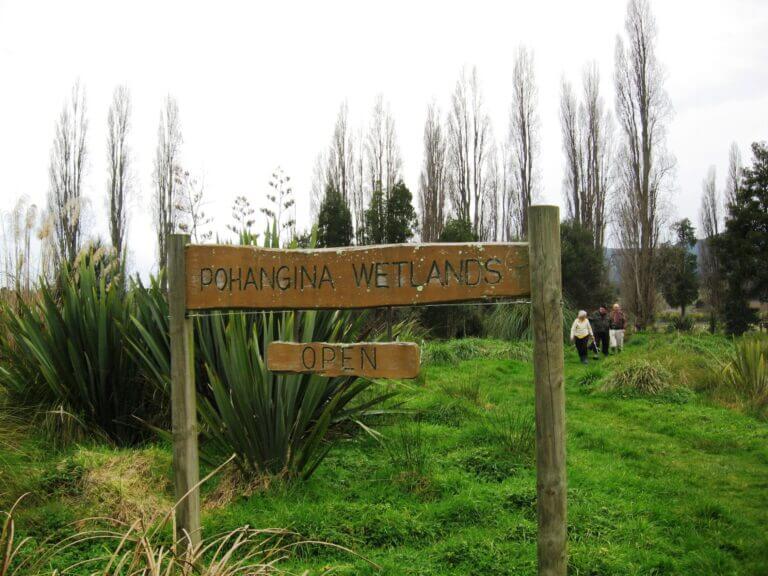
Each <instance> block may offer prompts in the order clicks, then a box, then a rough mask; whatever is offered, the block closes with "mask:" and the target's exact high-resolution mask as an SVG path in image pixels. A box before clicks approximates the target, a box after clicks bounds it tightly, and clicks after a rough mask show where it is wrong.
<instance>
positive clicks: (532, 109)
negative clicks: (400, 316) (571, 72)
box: [312, 48, 539, 244]
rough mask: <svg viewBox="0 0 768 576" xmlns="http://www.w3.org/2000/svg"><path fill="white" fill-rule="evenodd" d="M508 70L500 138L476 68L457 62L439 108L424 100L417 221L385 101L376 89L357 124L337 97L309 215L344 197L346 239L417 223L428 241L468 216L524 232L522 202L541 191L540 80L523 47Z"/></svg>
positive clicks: (496, 235)
mask: <svg viewBox="0 0 768 576" xmlns="http://www.w3.org/2000/svg"><path fill="white" fill-rule="evenodd" d="M512 73H513V74H512V75H513V92H512V97H511V101H512V104H511V108H510V121H509V130H508V134H507V137H506V138H502V139H501V140H502V143H501V144H499V143H497V141H496V139H495V137H494V132H493V128H492V126H491V121H490V117H489V115H488V113H487V111H486V109H485V103H484V99H483V94H482V90H481V88H480V82H479V78H478V74H477V70H476V69H475V68H473V69H472V70H471V71H467V70H462V72H461V74H460V76H459V79H458V80H457V82H456V86H455V88H454V91H453V93H452V95H451V98H450V105H449V107H448V111H447V112H446V113H445V114H444V113H443V112H442V110H441V109H440V107H439V106H438V105H437V104H436V103H432V104H430V105H429V107H428V109H427V118H426V122H425V125H424V136H423V162H422V169H421V174H420V177H419V183H418V185H419V188H418V194H417V198H418V207H419V214H418V220H415V219H413V218H411V214H415V211H414V210H413V208H412V206H409V205H410V204H412V202H411V201H410V199H408V200H407V198H408V197H411V196H412V194H411V193H410V191H409V192H408V193H407V194H406V193H405V190H406V189H407V188H406V187H405V185H404V183H403V182H402V157H401V154H400V148H399V145H398V140H397V130H396V125H395V120H394V118H393V116H392V113H391V111H390V108H389V105H388V104H386V103H385V102H384V99H383V97H381V96H379V98H378V99H377V101H376V103H375V105H374V107H373V110H372V112H371V116H370V119H369V121H368V125H367V127H366V128H361V129H360V130H358V131H353V130H352V129H351V128H350V126H349V120H348V108H347V105H346V104H343V105H342V106H341V108H340V110H339V113H338V116H337V119H336V124H335V127H334V130H333V135H332V138H331V142H330V144H329V146H328V149H327V150H326V151H325V152H324V153H321V154H320V155H319V156H318V158H317V161H316V164H315V170H314V175H313V183H312V201H313V213H314V214H317V215H318V218H319V220H320V222H321V223H322V222H325V221H327V219H328V217H329V208H330V207H331V206H334V207H337V208H338V207H340V206H341V205H344V206H345V207H346V209H342V210H341V212H339V214H338V215H337V218H338V220H339V221H340V222H344V221H345V219H346V215H345V213H346V211H348V212H349V215H350V219H351V228H352V234H351V238H352V241H353V242H356V243H358V244H364V243H371V242H379V241H387V242H396V241H405V240H407V239H408V238H410V237H412V236H414V235H415V234H416V232H417V231H418V233H419V235H420V237H421V239H422V240H423V241H425V242H433V241H436V240H437V239H438V238H440V235H441V233H442V231H443V227H444V226H445V223H446V221H447V220H448V218H449V217H453V218H455V219H459V220H463V221H466V222H469V223H470V225H471V228H472V231H473V233H474V234H475V235H476V236H477V237H478V238H480V239H483V240H512V239H517V238H522V237H525V235H526V231H527V223H526V217H527V207H528V206H529V205H530V204H531V203H532V201H533V199H534V198H535V197H536V194H537V192H538V179H537V168H538V167H537V156H538V150H539V139H538V114H537V110H536V105H537V87H536V81H535V75H534V68H533V56H532V54H531V53H530V52H529V51H528V50H527V49H525V48H520V49H519V50H518V52H517V54H516V57H515V62H514V66H513V70H512ZM337 196H338V197H340V200H339V198H337ZM390 204H395V206H394V207H390ZM342 212H344V213H342ZM411 220H414V221H413V222H412V221H411ZM403 224H407V225H408V226H409V230H407V231H406V230H404V229H403ZM322 228H323V226H322V225H321V229H322ZM385 230H389V232H384V231H385ZM395 230H396V231H395ZM321 236H322V234H321Z"/></svg>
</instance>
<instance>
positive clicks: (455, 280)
mask: <svg viewBox="0 0 768 576" xmlns="http://www.w3.org/2000/svg"><path fill="white" fill-rule="evenodd" d="M529 233H530V245H529V244H525V243H470V244H397V245H391V246H370V247H350V248H338V249H337V248H330V249H320V250H278V249H269V248H256V247H252V246H209V245H205V246H195V245H188V244H187V243H188V241H189V236H186V235H180V234H174V235H172V236H171V239H170V245H169V255H168V282H169V291H168V302H169V309H170V315H171V318H170V331H171V402H172V404H173V406H172V416H173V463H174V477H175V487H176V497H177V501H178V502H179V503H178V505H177V506H178V507H177V525H178V527H179V529H181V530H183V531H185V532H186V533H187V534H189V538H190V540H191V542H193V543H197V542H199V541H200V496H199V491H198V489H197V483H198V476H199V463H198V454H197V419H196V410H197V408H196V405H195V382H194V373H195V370H194V340H193V330H192V322H191V320H190V319H188V318H186V311H188V310H212V309H232V308H240V309H260V310H297V311H298V310H302V309H304V310H306V309H348V308H374V307H388V309H389V310H391V307H392V306H418V305H423V304H433V303H452V302H473V301H474V302H477V301H480V302H482V301H493V300H494V299H497V298H515V297H527V296H531V300H532V307H533V334H534V378H535V381H536V383H535V390H536V467H537V468H536V469H537V472H536V476H537V502H538V504H537V506H538V509H537V510H538V525H539V531H538V559H539V574H541V575H545V576H563V575H564V574H565V573H566V565H567V554H566V542H567V533H566V475H565V391H564V387H563V385H564V383H563V333H562V309H561V297H562V294H561V292H562V280H561V272H560V227H559V210H558V208H557V207H556V206H533V207H531V208H530V210H529ZM529 262H530V266H529ZM419 364H420V356H419V348H418V346H417V345H416V344H410V343H402V342H381V343H355V344H346V343H344V344H342V343H326V342H308V343H293V342H273V343H272V344H270V346H269V347H268V349H267V366H268V368H269V369H270V370H273V371H281V372H304V373H315V374H319V375H321V376H342V375H350V376H361V377H368V378H413V377H415V376H416V375H417V374H418V370H419Z"/></svg>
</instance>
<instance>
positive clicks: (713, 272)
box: [699, 166, 723, 317]
mask: <svg viewBox="0 0 768 576" xmlns="http://www.w3.org/2000/svg"><path fill="white" fill-rule="evenodd" d="M701 188H702V195H701V209H700V211H699V221H700V222H699V229H700V230H701V231H702V232H703V234H704V238H703V240H702V242H701V250H700V252H699V262H700V265H699V270H700V274H701V285H702V288H704V293H705V297H706V300H707V303H708V304H709V306H710V308H711V309H712V312H713V314H714V315H715V317H717V316H718V315H719V313H720V310H721V308H722V302H723V278H722V274H721V271H720V264H719V261H718V259H717V255H716V254H715V247H714V241H715V238H717V236H718V234H720V223H721V221H722V216H723V215H722V202H721V199H720V193H719V192H718V190H717V184H716V175H715V168H714V166H712V167H710V169H709V172H707V177H706V178H704V180H703V182H702V184H701Z"/></svg>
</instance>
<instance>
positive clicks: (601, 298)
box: [560, 220, 611, 309]
mask: <svg viewBox="0 0 768 576" xmlns="http://www.w3.org/2000/svg"><path fill="white" fill-rule="evenodd" d="M560 243H561V246H562V251H561V261H562V270H563V292H564V293H565V295H566V297H567V298H568V300H569V302H570V303H571V304H572V305H573V306H577V307H579V308H587V309H590V308H597V307H598V306H603V305H606V304H607V302H608V300H609V298H610V296H611V290H610V288H609V286H608V280H607V274H606V268H605V260H604V258H603V249H602V248H598V247H596V246H595V238H594V235H593V233H592V230H590V228H588V227H587V226H585V225H583V224H581V223H580V222H578V221H576V220H566V221H565V222H563V223H562V225H561V226H560Z"/></svg>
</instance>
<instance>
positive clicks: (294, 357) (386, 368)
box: [267, 342, 421, 378]
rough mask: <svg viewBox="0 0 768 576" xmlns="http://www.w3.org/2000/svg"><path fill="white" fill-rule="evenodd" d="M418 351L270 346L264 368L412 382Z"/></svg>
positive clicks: (380, 346)
mask: <svg viewBox="0 0 768 576" xmlns="http://www.w3.org/2000/svg"><path fill="white" fill-rule="evenodd" d="M420 362H421V351H420V350H419V346H418V345H417V344H414V343H412V342H381V343H375V342H371V343H365V344H336V343H334V344H330V343H326V342H306V343H303V344H302V343H295V342H272V343H270V344H269V346H268V347H267V368H268V369H269V370H272V371H273V372H304V373H312V374H319V375H321V376H363V377H366V378H416V376H418V375H419V365H420Z"/></svg>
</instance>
